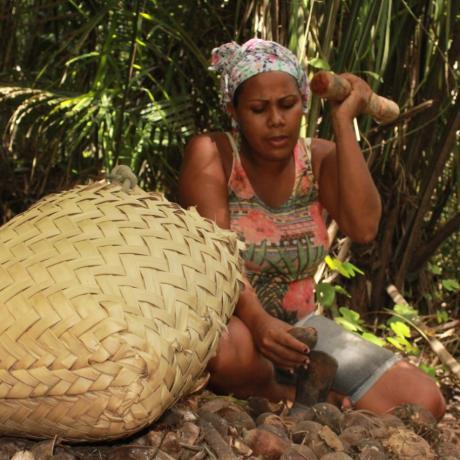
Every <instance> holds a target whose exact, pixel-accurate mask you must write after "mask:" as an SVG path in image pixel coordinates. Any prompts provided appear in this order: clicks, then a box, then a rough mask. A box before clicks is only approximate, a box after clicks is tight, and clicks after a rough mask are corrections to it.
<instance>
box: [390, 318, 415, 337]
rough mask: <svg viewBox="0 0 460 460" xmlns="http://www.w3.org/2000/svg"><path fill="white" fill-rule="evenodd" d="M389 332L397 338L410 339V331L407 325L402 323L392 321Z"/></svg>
mask: <svg viewBox="0 0 460 460" xmlns="http://www.w3.org/2000/svg"><path fill="white" fill-rule="evenodd" d="M390 327H391V330H392V331H393V332H394V333H395V334H396V335H397V336H398V337H408V338H409V337H410V336H411V334H410V329H409V326H407V324H404V323H403V322H402V321H394V322H392V323H391V324H390Z"/></svg>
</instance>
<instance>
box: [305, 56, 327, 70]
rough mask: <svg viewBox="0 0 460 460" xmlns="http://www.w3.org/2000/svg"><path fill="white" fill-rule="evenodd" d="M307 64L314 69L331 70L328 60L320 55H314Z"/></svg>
mask: <svg viewBox="0 0 460 460" xmlns="http://www.w3.org/2000/svg"><path fill="white" fill-rule="evenodd" d="M308 65H309V66H311V67H314V68H315V69H322V70H331V66H330V65H329V63H328V62H326V61H325V60H324V59H321V58H320V57H315V58H313V59H311V60H310V61H309V62H308Z"/></svg>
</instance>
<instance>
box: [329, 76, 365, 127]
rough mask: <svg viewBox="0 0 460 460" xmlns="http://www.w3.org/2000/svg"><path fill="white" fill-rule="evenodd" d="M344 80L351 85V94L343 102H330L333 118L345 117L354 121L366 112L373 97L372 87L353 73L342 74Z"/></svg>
mask: <svg viewBox="0 0 460 460" xmlns="http://www.w3.org/2000/svg"><path fill="white" fill-rule="evenodd" d="M340 77H342V78H344V79H345V80H347V81H348V83H350V85H351V92H350V94H349V95H348V96H347V97H346V98H345V99H344V100H343V101H341V102H337V101H330V104H331V112H332V116H336V117H345V118H347V119H349V120H352V119H353V118H355V117H356V116H358V115H359V114H361V113H363V112H364V111H365V110H366V107H367V104H368V102H369V99H370V97H371V95H372V90H371V88H370V86H369V85H368V84H367V83H366V82H365V81H364V80H363V79H362V78H359V77H357V76H356V75H353V74H351V73H342V74H340Z"/></svg>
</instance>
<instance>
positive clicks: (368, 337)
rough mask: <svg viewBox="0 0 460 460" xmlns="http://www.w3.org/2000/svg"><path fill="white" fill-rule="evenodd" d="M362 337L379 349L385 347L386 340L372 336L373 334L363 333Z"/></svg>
mask: <svg viewBox="0 0 460 460" xmlns="http://www.w3.org/2000/svg"><path fill="white" fill-rule="evenodd" d="M361 337H362V338H363V339H365V340H367V341H368V342H371V343H373V344H375V345H377V346H379V347H383V346H385V340H383V339H381V338H380V337H377V336H376V335H375V334H372V332H363V333H362V335H361Z"/></svg>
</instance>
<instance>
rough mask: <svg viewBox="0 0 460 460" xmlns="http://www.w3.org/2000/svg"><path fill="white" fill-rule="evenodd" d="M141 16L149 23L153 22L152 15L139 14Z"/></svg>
mask: <svg viewBox="0 0 460 460" xmlns="http://www.w3.org/2000/svg"><path fill="white" fill-rule="evenodd" d="M139 16H142V17H143V18H144V19H147V20H148V21H153V16H152V15H151V14H148V13H145V12H142V13H139Z"/></svg>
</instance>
